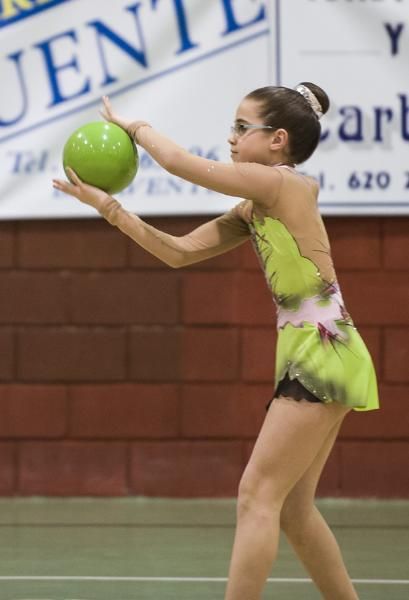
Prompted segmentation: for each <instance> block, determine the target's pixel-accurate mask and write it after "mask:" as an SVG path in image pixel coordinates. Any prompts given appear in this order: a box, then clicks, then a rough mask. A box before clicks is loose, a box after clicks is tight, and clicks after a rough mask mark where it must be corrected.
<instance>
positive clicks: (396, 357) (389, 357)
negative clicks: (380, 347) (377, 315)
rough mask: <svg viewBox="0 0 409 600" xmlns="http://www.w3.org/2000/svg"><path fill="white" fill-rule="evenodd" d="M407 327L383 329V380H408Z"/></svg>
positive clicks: (408, 333) (408, 329) (408, 335)
mask: <svg viewBox="0 0 409 600" xmlns="http://www.w3.org/2000/svg"><path fill="white" fill-rule="evenodd" d="M408 365H409V327H400V328H399V329H392V328H388V329H386V331H385V351H384V371H383V373H384V380H385V381H389V382H392V381H396V382H403V381H409V368H408Z"/></svg>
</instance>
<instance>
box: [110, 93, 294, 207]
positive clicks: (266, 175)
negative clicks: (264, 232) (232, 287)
mask: <svg viewBox="0 0 409 600" xmlns="http://www.w3.org/2000/svg"><path fill="white" fill-rule="evenodd" d="M103 102H104V108H103V110H102V115H103V117H104V118H105V119H107V120H108V121H112V122H114V123H117V124H118V125H119V126H120V127H123V128H124V129H125V130H126V131H127V132H128V134H129V135H130V136H131V137H132V138H133V139H134V140H135V142H136V143H138V144H139V145H140V146H142V147H143V148H144V149H145V150H146V151H147V152H148V153H149V154H150V155H151V156H152V158H154V159H155V160H156V161H157V162H158V163H159V164H160V165H161V166H162V167H163V168H164V169H166V170H167V171H168V172H169V173H171V174H173V175H177V176H178V177H181V178H182V179H185V180H187V181H190V182H192V183H194V184H196V185H200V186H201V187H204V188H207V189H210V190H213V191H215V192H219V193H222V194H227V195H228V196H235V197H240V198H246V199H251V200H253V201H254V202H255V203H256V204H259V205H260V206H263V207H264V208H271V207H272V205H273V204H274V202H275V200H276V198H277V197H278V194H279V191H280V187H281V182H282V175H281V172H280V169H277V168H274V167H269V166H266V165H262V164H258V163H231V164H227V163H222V162H219V161H215V160H208V159H206V158H202V157H200V156H196V155H194V154H191V153H190V152H188V151H187V150H185V149H184V148H181V147H180V146H179V145H178V144H176V143H175V142H173V141H172V140H170V139H169V138H167V137H166V136H164V135H162V134H161V133H159V132H158V131H156V130H155V129H153V128H152V127H151V126H150V125H149V124H148V123H146V122H144V121H134V122H131V121H127V120H125V119H123V118H121V117H119V116H118V115H116V114H115V113H114V112H113V111H112V107H111V105H110V102H109V99H108V98H107V97H104V99H103Z"/></svg>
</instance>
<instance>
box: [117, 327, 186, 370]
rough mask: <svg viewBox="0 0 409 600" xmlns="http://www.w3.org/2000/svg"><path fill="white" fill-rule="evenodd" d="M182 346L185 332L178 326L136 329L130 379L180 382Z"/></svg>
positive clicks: (131, 337)
mask: <svg viewBox="0 0 409 600" xmlns="http://www.w3.org/2000/svg"><path fill="white" fill-rule="evenodd" d="M181 345H182V341H181V331H180V330H179V329H176V328H172V329H171V328H164V327H157V328H150V329H136V328H134V329H132V330H131V332H130V342H129V358H128V360H129V368H128V375H129V378H130V379H138V380H139V381H178V380H179V379H180V377H181V366H180V363H181Z"/></svg>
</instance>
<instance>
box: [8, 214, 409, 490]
mask: <svg viewBox="0 0 409 600" xmlns="http://www.w3.org/2000/svg"><path fill="white" fill-rule="evenodd" d="M204 220H205V219H201V218H183V219H179V218H172V219H151V220H150V222H151V223H152V224H153V225H155V226H157V227H159V228H162V229H164V230H166V231H169V232H171V233H175V234H178V235H179V234H183V233H185V232H188V231H189V230H191V229H192V228H194V227H196V226H197V225H199V224H200V223H202V222H203V221H204ZM326 224H327V227H328V232H329V235H330V238H331V241H332V249H333V255H334V260H335V264H336V267H337V271H338V276H339V280H340V283H341V286H342V289H343V294H344V299H345V301H346V304H347V308H348V309H349V311H350V313H351V314H352V316H353V318H354V320H355V324H356V325H357V326H358V327H359V329H360V331H361V333H362V335H363V337H364V339H365V340H366V342H367V344H368V346H369V349H370V351H371V353H372V355H373V358H374V362H375V365H376V368H377V372H378V376H379V384H380V394H381V401H382V406H383V408H382V411H375V412H372V413H360V414H357V413H355V414H352V415H350V416H349V417H348V418H347V421H346V423H345V425H344V427H343V430H342V433H341V436H340V438H339V440H338V442H337V444H336V447H335V448H334V451H333V453H332V456H331V457H330V460H329V462H328V465H327V468H326V470H325V473H324V476H323V479H322V481H321V485H320V490H319V491H320V494H321V495H332V496H334V495H339V496H378V497H409V485H408V473H409V218H407V217H405V218H400V217H399V218H327V219H326ZM0 269H1V280H0V494H2V495H32V494H34V495H83V494H86V495H97V496H104V495H110V496H111V495H113V496H120V495H127V494H133V495H141V494H142V495H148V496H150V495H152V496H158V495H159V496H179V497H180V496H234V495H235V494H236V489H237V484H238V481H239V478H240V474H241V472H242V470H243V468H244V465H245V463H246V460H247V458H248V456H249V453H250V451H251V447H252V444H253V442H254V439H255V436H256V435H257V431H258V429H259V427H260V425H261V422H262V419H263V416H264V405H265V403H266V402H267V401H268V400H269V399H270V396H271V392H272V389H273V384H272V381H273V373H274V342H275V332H274V329H275V323H274V308H273V305H272V300H271V298H270V296H269V292H268V289H267V287H266V284H265V281H264V277H263V274H262V273H261V270H260V269H259V266H258V263H257V259H256V257H255V255H254V254H253V251H252V248H251V245H250V243H246V244H245V245H244V246H243V247H241V248H239V249H237V250H235V251H233V252H231V253H229V254H226V255H224V256H221V257H219V258H216V259H213V260H211V261H208V262H205V263H201V264H198V265H196V266H192V267H190V268H187V269H183V270H172V269H170V268H168V267H167V266H166V265H164V264H162V263H160V262H159V261H158V260H156V259H154V258H153V257H151V256H149V255H148V254H147V253H145V252H144V251H143V250H141V249H139V248H138V247H137V246H136V245H135V244H133V243H132V242H131V241H130V240H128V239H127V238H126V237H125V236H123V235H122V234H121V233H119V232H118V231H116V230H114V229H112V228H111V227H110V226H109V225H108V224H106V223H105V222H102V221H101V220H73V221H61V220H59V221H49V222H44V221H30V222H15V223H14V222H10V223H2V224H0Z"/></svg>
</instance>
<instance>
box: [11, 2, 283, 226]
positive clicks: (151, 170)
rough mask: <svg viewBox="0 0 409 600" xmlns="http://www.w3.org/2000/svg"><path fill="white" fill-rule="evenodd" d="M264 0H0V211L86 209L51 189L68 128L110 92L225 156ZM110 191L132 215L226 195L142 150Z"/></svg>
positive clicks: (260, 62) (265, 72)
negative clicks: (130, 175)
mask: <svg viewBox="0 0 409 600" xmlns="http://www.w3.org/2000/svg"><path fill="white" fill-rule="evenodd" d="M268 48H269V38H268V19H267V14H266V1H264V0H206V1H204V0H139V1H133V2H132V1H131V0H115V2H113V1H112V0H0V49H1V55H0V81H1V82H2V84H1V93H0V218H2V219H14V218H27V217H29V218H48V217H74V216H88V215H89V216H91V215H95V211H93V210H92V209H90V208H89V207H86V206H83V205H81V204H80V203H79V202H78V201H76V200H74V199H72V198H68V197H67V196H64V195H61V194H59V193H58V192H56V191H54V190H53V189H52V186H51V179H52V177H53V176H55V175H58V176H63V170H62V161H61V154H62V149H63V146H64V143H65V141H66V139H67V138H68V137H69V135H70V134H71V133H72V132H73V131H74V130H75V129H77V128H78V127H79V126H81V125H83V124H85V123H87V122H89V121H95V120H97V119H98V118H99V115H98V107H99V105H100V98H101V96H102V95H104V94H107V95H109V96H110V97H111V99H112V102H113V105H114V108H115V110H117V111H118V112H119V113H120V114H123V115H124V116H127V117H130V118H135V119H144V120H147V121H150V122H151V123H152V124H153V125H154V126H155V127H156V128H157V129H158V130H160V131H162V132H163V133H164V134H166V135H168V136H170V137H171V138H172V139H174V140H175V141H177V142H178V143H179V144H181V145H182V146H184V147H185V148H188V149H190V150H191V151H193V152H196V153H198V154H200V155H202V156H208V157H211V158H215V159H219V160H225V161H227V160H229V152H228V144H227V137H228V134H229V127H230V125H231V123H232V121H233V119H234V113H235V110H236V106H237V104H238V103H239V102H240V100H241V99H242V97H243V96H244V95H245V94H246V93H248V92H249V91H251V90H252V89H254V88H256V87H260V86H262V85H265V84H266V81H268V80H269V60H270V58H271V57H270V56H269V50H268ZM140 163H141V164H140V169H139V172H138V174H137V176H136V178H135V180H134V182H133V184H132V185H131V186H130V187H129V188H128V189H127V190H125V191H124V192H122V193H121V194H119V195H118V197H119V198H120V199H121V201H122V202H123V204H124V205H125V206H127V207H128V208H129V209H130V210H134V211H135V212H137V213H138V214H140V215H147V214H150V215H156V214H189V213H190V214H193V213H196V214H198V213H218V212H222V211H224V210H226V209H227V208H229V207H231V206H232V205H233V204H234V200H233V199H232V198H228V197H226V196H222V195H219V194H215V193H211V192H208V191H206V190H203V189H200V188H197V187H196V186H193V185H191V184H189V183H187V182H184V181H181V180H180V179H178V178H175V177H172V176H171V175H169V174H168V173H166V172H165V171H163V170H162V169H160V168H159V167H158V166H157V165H156V164H155V163H154V162H153V161H152V160H151V159H150V157H149V156H148V155H147V154H146V153H143V152H141V153H140Z"/></svg>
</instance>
